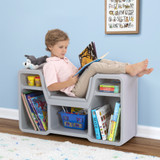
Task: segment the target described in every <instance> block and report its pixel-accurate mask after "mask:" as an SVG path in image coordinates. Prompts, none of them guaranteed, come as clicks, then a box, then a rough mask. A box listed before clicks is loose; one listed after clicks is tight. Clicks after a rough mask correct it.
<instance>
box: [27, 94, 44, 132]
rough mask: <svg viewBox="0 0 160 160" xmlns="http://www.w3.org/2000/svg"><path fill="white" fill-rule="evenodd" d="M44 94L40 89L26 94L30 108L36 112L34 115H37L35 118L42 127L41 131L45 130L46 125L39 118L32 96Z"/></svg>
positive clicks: (39, 126) (40, 127)
mask: <svg viewBox="0 0 160 160" xmlns="http://www.w3.org/2000/svg"><path fill="white" fill-rule="evenodd" d="M41 94H43V93H42V92H39V91H36V92H32V93H28V94H25V96H26V99H27V102H28V104H29V106H30V109H31V110H32V112H33V113H34V116H35V120H36V123H37V125H38V128H39V129H40V131H44V127H43V125H42V122H41V120H40V119H39V117H38V114H37V112H36V110H35V108H34V106H33V103H32V101H31V98H33V97H35V96H38V95H41Z"/></svg>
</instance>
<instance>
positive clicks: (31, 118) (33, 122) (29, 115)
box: [21, 93, 38, 131]
mask: <svg viewBox="0 0 160 160" xmlns="http://www.w3.org/2000/svg"><path fill="white" fill-rule="evenodd" d="M21 96H22V100H23V104H24V106H25V109H26V111H27V114H28V117H29V119H30V121H31V124H32V126H33V128H34V130H35V131H37V130H38V127H37V126H36V123H35V121H34V117H33V115H32V113H31V110H30V108H29V106H28V103H27V101H26V99H25V96H24V95H23V93H22V94H21Z"/></svg>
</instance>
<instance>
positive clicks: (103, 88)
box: [99, 87, 114, 92]
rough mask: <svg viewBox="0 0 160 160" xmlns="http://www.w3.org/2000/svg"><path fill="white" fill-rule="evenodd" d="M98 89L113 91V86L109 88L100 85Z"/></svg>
mask: <svg viewBox="0 0 160 160" xmlns="http://www.w3.org/2000/svg"><path fill="white" fill-rule="evenodd" d="M99 90H100V91H113V92H114V88H109V87H100V88H99Z"/></svg>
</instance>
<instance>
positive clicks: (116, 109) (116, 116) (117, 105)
mask: <svg viewBox="0 0 160 160" xmlns="http://www.w3.org/2000/svg"><path fill="white" fill-rule="evenodd" d="M120 106H121V105H120V103H119V102H116V104H115V107H114V113H113V119H112V120H113V121H115V122H117V118H118V112H119V108H120Z"/></svg>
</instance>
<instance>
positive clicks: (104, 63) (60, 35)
mask: <svg viewBox="0 0 160 160" xmlns="http://www.w3.org/2000/svg"><path fill="white" fill-rule="evenodd" d="M45 44H46V50H47V51H49V52H51V57H50V58H47V63H46V64H45V65H44V67H43V72H44V78H45V82H46V86H47V88H48V90H49V91H61V92H64V93H65V94H67V95H69V96H76V97H85V95H86V92H87V89H88V84H89V79H90V77H92V76H94V75H95V74H96V73H103V74H121V73H126V74H129V75H130V76H138V77H142V76H143V75H145V74H150V73H151V72H152V71H153V68H147V66H148V59H146V60H144V61H142V62H139V63H135V64H128V63H122V62H117V61H111V60H107V59H102V60H101V61H99V62H95V63H92V64H91V65H90V66H89V67H88V68H87V69H86V70H85V71H84V72H83V74H82V75H81V76H80V77H78V76H73V75H74V74H75V73H76V72H77V71H78V69H77V68H76V67H75V66H74V65H73V64H72V63H71V62H70V61H69V59H68V58H67V57H65V54H66V52H67V47H68V44H69V37H68V35H67V34H66V33H65V32H63V31H61V30H59V29H54V30H50V31H48V32H47V34H46V37H45Z"/></svg>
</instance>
